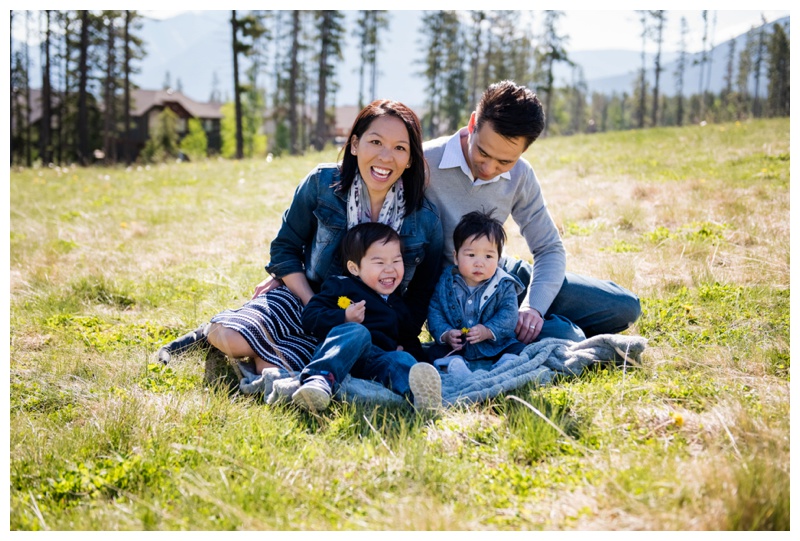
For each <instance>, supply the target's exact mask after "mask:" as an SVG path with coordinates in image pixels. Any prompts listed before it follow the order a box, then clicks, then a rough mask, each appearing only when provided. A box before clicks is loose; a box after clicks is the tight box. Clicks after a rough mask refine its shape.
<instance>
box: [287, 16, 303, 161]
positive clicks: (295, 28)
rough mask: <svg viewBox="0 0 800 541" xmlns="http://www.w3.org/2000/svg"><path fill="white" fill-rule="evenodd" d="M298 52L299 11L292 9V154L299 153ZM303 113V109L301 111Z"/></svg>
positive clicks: (290, 104)
mask: <svg viewBox="0 0 800 541" xmlns="http://www.w3.org/2000/svg"><path fill="white" fill-rule="evenodd" d="M299 54H300V12H299V11H297V10H294V11H292V52H291V59H290V60H291V68H290V70H289V152H290V154H292V155H293V156H297V155H299V154H300V149H299V148H298V144H297V138H298V137H297V136H298V125H297V78H298V76H299V73H300V66H299V64H298V61H297V58H298V55H299ZM303 115H305V111H304V112H303Z"/></svg>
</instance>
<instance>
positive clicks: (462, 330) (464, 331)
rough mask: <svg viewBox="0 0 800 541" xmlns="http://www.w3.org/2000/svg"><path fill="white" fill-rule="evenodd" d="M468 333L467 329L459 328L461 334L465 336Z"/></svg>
mask: <svg viewBox="0 0 800 541" xmlns="http://www.w3.org/2000/svg"><path fill="white" fill-rule="evenodd" d="M468 332H469V329H468V328H466V327H461V334H467V333H468Z"/></svg>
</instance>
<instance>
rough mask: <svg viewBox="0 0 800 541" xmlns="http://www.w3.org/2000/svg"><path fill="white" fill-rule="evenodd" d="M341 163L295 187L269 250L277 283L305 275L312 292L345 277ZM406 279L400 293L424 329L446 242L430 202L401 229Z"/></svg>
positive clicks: (317, 171)
mask: <svg viewBox="0 0 800 541" xmlns="http://www.w3.org/2000/svg"><path fill="white" fill-rule="evenodd" d="M338 182H339V167H338V165H337V164H321V165H318V166H317V167H316V168H315V169H314V170H313V171H311V173H309V175H308V176H307V177H306V178H305V180H303V181H302V182H301V183H300V185H299V186H298V187H297V189H296V190H295V193H294V197H293V198H292V203H291V204H290V205H289V208H288V210H287V211H286V212H285V213H284V215H283V223H282V224H281V228H280V229H279V230H278V235H277V236H276V237H275V239H274V240H273V241H272V244H271V245H270V250H269V254H270V262H269V263H268V264H267V266H266V267H265V268H266V269H267V272H268V273H270V274H271V275H272V276H274V277H276V278H281V277H283V276H286V275H287V274H293V273H296V272H304V273H305V275H306V278H307V279H308V281H309V284H310V285H311V288H312V289H313V290H314V292H318V291H319V288H320V285H321V284H322V282H323V281H325V279H326V278H328V277H330V276H336V275H341V274H343V273H344V271H343V266H342V261H341V252H340V247H339V244H340V242H341V240H342V238H343V237H344V234H345V233H346V231H347V193H345V192H343V191H342V190H340V189H339V188H334V186H333V185H334V184H337V183H338ZM400 238H401V240H402V244H403V264H404V267H405V275H404V276H403V282H402V284H401V285H400V289H399V291H400V293H401V294H402V295H403V299H404V300H405V302H406V304H407V305H408V307H409V309H410V310H411V313H412V316H413V317H414V325H415V328H421V327H422V324H423V323H424V322H425V319H426V318H427V315H428V302H429V301H430V298H431V295H433V289H434V287H436V282H437V280H438V279H439V274H440V273H441V270H442V254H443V252H444V237H443V233H442V222H441V220H440V219H439V214H438V212H437V211H436V207H435V206H434V204H433V203H431V202H430V201H429V200H428V199H427V198H426V199H424V201H423V203H422V207H421V208H419V209H418V210H415V211H412V212H411V213H410V214H409V215H407V216H406V217H405V218H404V219H403V226H402V228H401V229H400Z"/></svg>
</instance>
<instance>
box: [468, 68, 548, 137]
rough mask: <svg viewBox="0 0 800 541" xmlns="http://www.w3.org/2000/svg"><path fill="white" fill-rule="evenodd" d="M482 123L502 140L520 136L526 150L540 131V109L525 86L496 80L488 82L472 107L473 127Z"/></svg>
mask: <svg viewBox="0 0 800 541" xmlns="http://www.w3.org/2000/svg"><path fill="white" fill-rule="evenodd" d="M484 123H488V124H491V129H492V130H494V131H496V132H497V133H499V134H500V135H501V136H503V137H505V138H506V139H513V138H516V137H522V138H523V139H524V140H525V149H526V150H527V148H528V147H529V146H531V143H533V142H534V141H536V139H537V138H538V137H539V135H541V133H542V131H543V130H544V108H543V107H542V102H540V101H539V98H537V97H536V94H534V93H533V91H532V90H530V89H529V88H526V87H524V86H520V85H518V84H516V83H514V82H513V81H500V82H499V83H494V84H492V85H489V88H487V89H486V91H485V92H484V93H483V95H482V96H481V100H480V102H478V106H477V108H476V109H475V130H476V131H477V130H479V129H480V128H481V126H483V124H484Z"/></svg>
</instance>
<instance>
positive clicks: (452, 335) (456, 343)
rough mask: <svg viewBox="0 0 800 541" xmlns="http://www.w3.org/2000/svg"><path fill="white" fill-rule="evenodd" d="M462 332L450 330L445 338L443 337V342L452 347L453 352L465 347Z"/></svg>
mask: <svg viewBox="0 0 800 541" xmlns="http://www.w3.org/2000/svg"><path fill="white" fill-rule="evenodd" d="M461 336H462V334H461V331H459V330H457V329H450V330H449V331H447V332H446V333H444V336H442V342H444V343H445V344H447V345H448V346H450V349H452V350H453V351H458V350H459V349H461V348H462V347H464V342H462V341H461Z"/></svg>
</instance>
